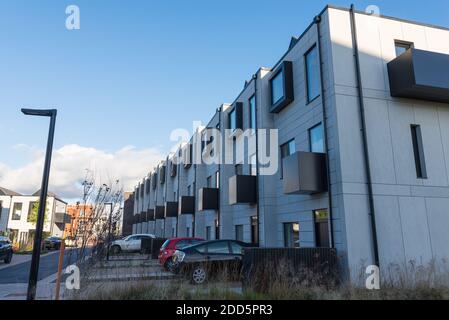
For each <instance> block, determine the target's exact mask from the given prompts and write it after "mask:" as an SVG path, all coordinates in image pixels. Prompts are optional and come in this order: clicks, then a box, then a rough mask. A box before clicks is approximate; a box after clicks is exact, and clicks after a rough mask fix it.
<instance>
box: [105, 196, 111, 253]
mask: <svg viewBox="0 0 449 320" xmlns="http://www.w3.org/2000/svg"><path fill="white" fill-rule="evenodd" d="M106 205H108V206H110V207H111V209H110V211H109V226H108V251H107V254H106V261H109V251H110V250H111V242H112V241H111V240H112V239H111V237H112V235H111V233H112V211H113V209H112V207H113V204H112V203H106Z"/></svg>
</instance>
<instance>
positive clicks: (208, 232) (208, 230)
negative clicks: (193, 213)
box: [206, 227, 212, 240]
mask: <svg viewBox="0 0 449 320" xmlns="http://www.w3.org/2000/svg"><path fill="white" fill-rule="evenodd" d="M206 240H212V228H211V227H206Z"/></svg>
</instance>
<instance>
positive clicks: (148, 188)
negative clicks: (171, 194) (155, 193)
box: [145, 178, 151, 194]
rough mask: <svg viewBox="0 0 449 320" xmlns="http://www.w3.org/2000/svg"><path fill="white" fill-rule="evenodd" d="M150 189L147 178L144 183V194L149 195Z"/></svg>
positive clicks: (149, 182)
mask: <svg viewBox="0 0 449 320" xmlns="http://www.w3.org/2000/svg"><path fill="white" fill-rule="evenodd" d="M150 189H151V181H150V178H148V179H147V180H146V181H145V192H146V193H147V194H149V193H150Z"/></svg>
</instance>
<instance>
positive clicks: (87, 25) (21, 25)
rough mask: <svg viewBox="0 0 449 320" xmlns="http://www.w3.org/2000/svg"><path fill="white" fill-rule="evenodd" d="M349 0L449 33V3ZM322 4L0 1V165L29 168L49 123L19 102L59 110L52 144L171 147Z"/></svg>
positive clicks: (271, 58) (275, 54) (110, 149)
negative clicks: (178, 133) (70, 19)
mask: <svg viewBox="0 0 449 320" xmlns="http://www.w3.org/2000/svg"><path fill="white" fill-rule="evenodd" d="M354 2H355V4H356V6H357V8H358V9H360V10H364V9H365V8H366V7H367V6H368V5H371V4H374V5H377V6H379V7H380V9H381V13H382V14H385V15H391V16H397V17H402V18H406V19H411V20H417V21H422V22H428V23H432V24H437V25H442V26H448V27H449V18H448V13H449V2H448V1H447V0H432V1H431V0H429V1H426V2H425V6H424V5H422V4H421V3H418V2H417V1H398V0H395V1H354ZM327 3H328V2H326V1H317V0H313V1H299V0H296V1H281V0H278V1H274V0H273V1H268V0H246V1H241V0H240V1H236V0H227V1H212V0H192V1H185V0H180V1H178V0H173V1H162V0H160V1H149V0H146V1H144V0H130V1H119V0H71V1H65V0H40V1H24V0H8V1H7V0H0V39H1V50H0V66H1V68H0V88H1V89H0V92H1V94H0V110H1V116H0V132H1V133H2V135H1V137H2V139H0V150H1V151H0V169H1V166H3V168H5V167H6V168H7V169H8V170H12V169H20V168H22V167H24V166H27V165H28V164H29V163H30V161H33V160H34V159H35V158H36V157H38V156H39V155H40V154H41V149H42V148H43V147H44V144H45V139H46V130H47V123H46V122H45V121H44V120H43V119H31V118H27V117H24V116H22V115H21V114H20V112H19V109H20V107H23V106H27V107H43V108H49V107H57V108H58V110H59V118H58V126H57V136H56V140H55V148H56V149H60V148H63V147H64V146H67V145H71V144H77V145H80V146H83V147H86V148H87V147H89V148H94V149H95V150H100V151H102V152H104V153H105V154H114V152H117V150H121V149H122V148H123V147H125V146H129V145H132V146H135V148H136V150H141V151H142V150H146V149H148V148H155V149H156V150H158V151H160V152H161V153H164V152H166V151H167V150H168V149H169V148H170V147H171V146H172V142H170V141H169V134H170V132H171V131H172V130H173V129H175V128H186V129H190V128H191V127H192V121H194V120H202V121H203V122H207V121H208V119H209V118H210V117H211V116H212V115H213V113H214V110H215V108H216V107H218V106H219V105H220V104H221V103H223V102H232V101H233V100H234V98H235V96H236V95H237V94H238V93H239V91H240V90H241V89H242V86H243V84H244V81H245V80H246V79H248V78H249V77H250V76H251V74H253V73H254V72H255V71H256V70H257V69H258V68H259V67H260V66H268V67H269V66H272V65H273V64H274V63H275V62H276V61H277V59H278V58H279V57H280V56H281V55H282V54H283V53H284V52H285V50H286V49H287V46H288V44H289V41H290V37H291V36H297V35H299V34H300V33H301V32H302V31H303V30H304V29H305V27H306V26H307V25H308V24H309V23H310V22H311V21H312V19H313V17H314V15H316V14H317V13H318V12H319V11H321V9H323V8H324V6H325V5H326V4H327ZM332 3H333V4H336V5H341V6H346V7H348V6H349V5H350V3H351V1H337V0H335V1H333V2H332ZM70 4H76V5H78V6H79V8H80V10H81V30H76V31H68V30H66V29H65V19H66V14H65V8H66V7H67V6H68V5H70ZM155 152H156V151H155ZM153 155H154V156H156V153H153ZM130 165H132V164H130ZM136 165H138V164H136ZM3 170H6V169H3ZM81 170H82V169H81ZM1 173H2V171H1V170H0V174H1ZM0 181H1V177H0ZM4 187H8V186H4Z"/></svg>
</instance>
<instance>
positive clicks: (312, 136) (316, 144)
mask: <svg viewBox="0 0 449 320" xmlns="http://www.w3.org/2000/svg"><path fill="white" fill-rule="evenodd" d="M309 144H310V152H320V153H324V134H323V124H322V123H320V124H318V125H316V126H315V127H313V128H311V129H309Z"/></svg>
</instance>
